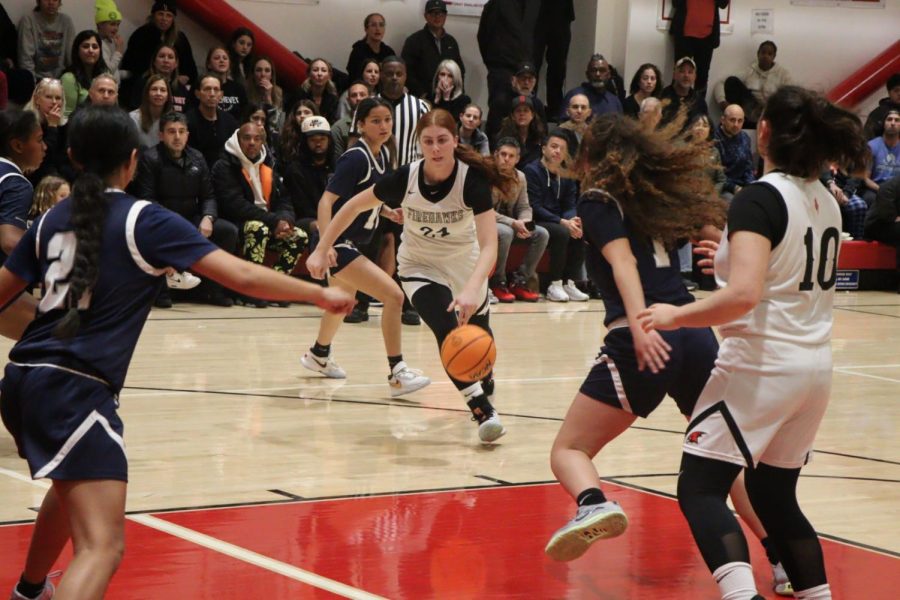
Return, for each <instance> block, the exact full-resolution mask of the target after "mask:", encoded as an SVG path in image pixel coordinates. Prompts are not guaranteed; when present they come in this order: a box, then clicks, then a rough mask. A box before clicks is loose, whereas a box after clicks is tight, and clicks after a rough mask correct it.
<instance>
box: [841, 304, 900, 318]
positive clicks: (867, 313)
mask: <svg viewBox="0 0 900 600" xmlns="http://www.w3.org/2000/svg"><path fill="white" fill-rule="evenodd" d="M835 308H836V309H838V307H835ZM838 310H843V311H846V312H852V313H858V314H861V315H872V316H875V317H888V318H889V319H900V315H887V314H885V313H880V312H872V311H871V310H859V309H857V308H840V309H838Z"/></svg>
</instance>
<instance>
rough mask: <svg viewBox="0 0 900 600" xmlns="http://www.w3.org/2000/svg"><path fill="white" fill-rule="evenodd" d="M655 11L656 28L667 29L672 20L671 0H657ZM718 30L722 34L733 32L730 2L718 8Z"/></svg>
mask: <svg viewBox="0 0 900 600" xmlns="http://www.w3.org/2000/svg"><path fill="white" fill-rule="evenodd" d="M658 3H659V6H658V9H657V11H656V28H657V29H659V30H660V31H667V30H668V29H669V23H670V22H671V21H672V0H658ZM719 31H720V32H721V33H724V34H728V33H733V32H734V23H732V21H731V2H729V3H728V6H726V7H725V8H720V9H719Z"/></svg>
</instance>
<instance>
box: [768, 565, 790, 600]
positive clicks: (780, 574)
mask: <svg viewBox="0 0 900 600" xmlns="http://www.w3.org/2000/svg"><path fill="white" fill-rule="evenodd" d="M772 581H773V583H772V589H773V590H774V591H775V593H776V594H778V595H779V596H789V597H793V596H794V587H793V586H792V585H791V580H790V578H788V574H787V572H786V571H785V570H784V567H783V566H782V565H781V563H776V564H774V565H772Z"/></svg>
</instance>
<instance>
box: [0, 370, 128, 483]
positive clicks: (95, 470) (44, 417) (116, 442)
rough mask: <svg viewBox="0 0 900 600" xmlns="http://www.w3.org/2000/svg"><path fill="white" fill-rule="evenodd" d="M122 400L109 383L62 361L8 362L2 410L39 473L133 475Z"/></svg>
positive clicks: (56, 476) (0, 397)
mask: <svg viewBox="0 0 900 600" xmlns="http://www.w3.org/2000/svg"><path fill="white" fill-rule="evenodd" d="M118 406H119V400H118V397H117V395H116V393H115V392H114V391H113V390H112V389H111V388H110V387H109V384H107V383H106V382H104V381H103V380H101V379H98V378H96V377H94V376H92V375H86V374H83V373H79V372H77V371H75V370H72V369H68V368H63V367H56V366H28V365H24V366H22V365H16V364H12V363H10V364H8V365H6V371H5V373H4V377H3V382H2V385H0V414H2V416H3V424H4V425H5V426H6V429H8V430H9V432H10V433H11V434H12V436H13V438H14V439H15V441H16V447H17V449H18V451H19V456H21V457H22V458H24V459H25V460H27V461H28V467H29V469H30V470H31V476H32V477H33V478H34V479H42V478H44V477H48V478H50V479H63V480H80V479H117V480H120V481H128V460H127V458H126V457H125V442H124V440H123V439H122V433H123V431H124V427H123V425H122V421H121V419H119V416H118V414H117V413H116V409H117V408H118Z"/></svg>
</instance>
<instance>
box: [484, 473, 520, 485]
mask: <svg viewBox="0 0 900 600" xmlns="http://www.w3.org/2000/svg"><path fill="white" fill-rule="evenodd" d="M475 478H476V479H484V480H485V481H493V482H494V483H496V484H499V485H514V484H513V483H512V482H510V481H504V480H502V479H496V478H495V477H489V476H487V475H475Z"/></svg>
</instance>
